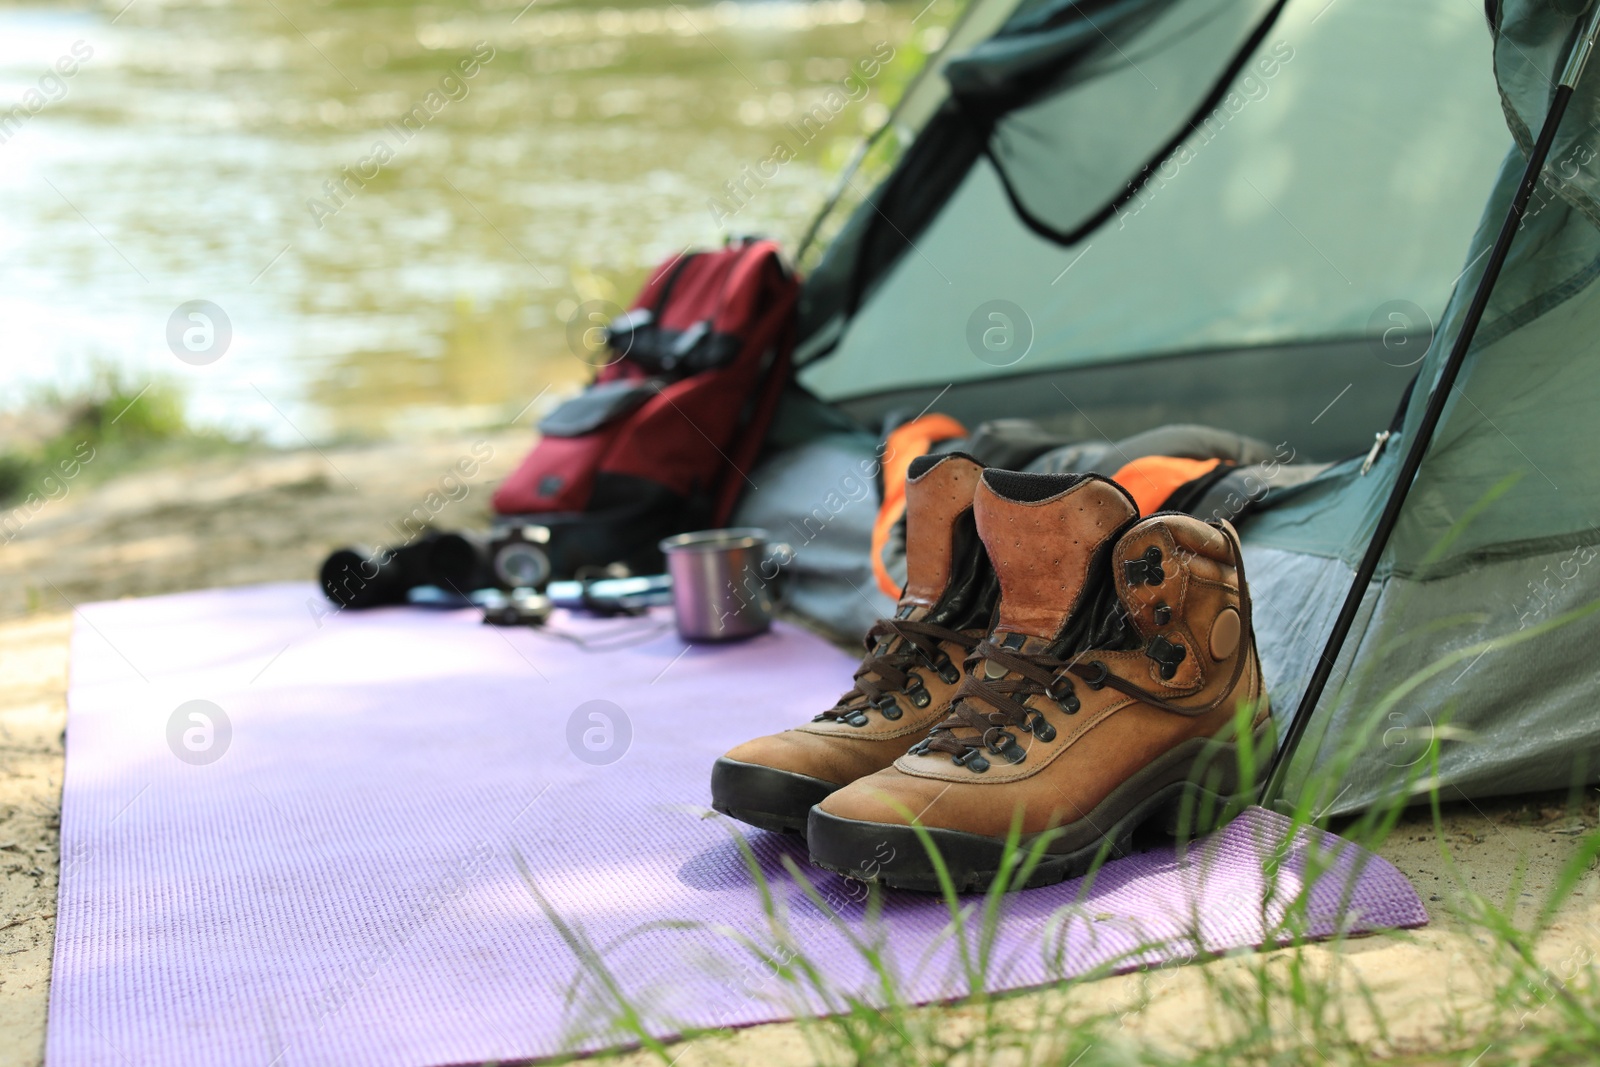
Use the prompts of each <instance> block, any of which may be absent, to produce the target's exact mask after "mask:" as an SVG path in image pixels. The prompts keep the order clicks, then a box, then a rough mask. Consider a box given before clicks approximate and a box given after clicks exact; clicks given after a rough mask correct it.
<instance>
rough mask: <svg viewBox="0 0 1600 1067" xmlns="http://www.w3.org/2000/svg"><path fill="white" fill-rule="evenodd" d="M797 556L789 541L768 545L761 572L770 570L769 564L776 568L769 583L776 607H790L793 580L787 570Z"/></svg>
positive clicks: (762, 559) (762, 560)
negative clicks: (790, 589)
mask: <svg viewBox="0 0 1600 1067" xmlns="http://www.w3.org/2000/svg"><path fill="white" fill-rule="evenodd" d="M795 555H796V553H795V550H794V546H793V545H791V544H789V543H788V542H787V541H777V542H774V543H773V544H770V545H768V546H767V551H766V554H765V555H763V556H762V557H761V571H762V573H763V574H765V573H766V572H767V570H768V569H769V568H768V564H770V565H771V567H772V568H774V570H773V575H772V577H771V579H769V580H768V582H767V585H768V587H769V588H771V590H772V603H773V606H774V607H788V606H789V583H790V582H791V581H792V579H791V578H790V577H789V573H788V571H787V570H785V568H786V567H788V566H789V564H791V563H793V562H794V558H795Z"/></svg>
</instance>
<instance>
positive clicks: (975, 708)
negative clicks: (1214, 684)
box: [911, 528, 1252, 773]
mask: <svg viewBox="0 0 1600 1067" xmlns="http://www.w3.org/2000/svg"><path fill="white" fill-rule="evenodd" d="M1221 532H1222V533H1223V535H1224V536H1225V537H1226V538H1227V540H1228V543H1229V547H1230V548H1231V549H1232V553H1233V560H1234V565H1235V573H1236V574H1237V575H1238V582H1239V615H1240V625H1241V627H1242V629H1243V631H1244V633H1246V634H1250V633H1251V632H1252V630H1251V628H1250V627H1251V619H1250V587H1249V586H1248V585H1246V584H1245V577H1244V551H1243V549H1242V548H1241V547H1240V545H1239V540H1238V537H1237V535H1236V534H1234V533H1233V532H1232V530H1230V529H1227V528H1222V530H1221ZM1086 599H1087V600H1088V603H1087V604H1086V605H1085V608H1086V610H1082V611H1080V612H1079V613H1078V618H1077V619H1073V620H1068V623H1067V626H1066V627H1065V628H1064V631H1063V634H1062V637H1061V638H1060V639H1058V640H1057V641H1056V642H1055V643H1054V644H1052V645H1051V646H1050V647H1049V648H1046V649H1044V650H1042V651H1040V652H1022V651H1021V650H1019V649H1015V648H1009V647H1007V646H1006V645H1004V644H1000V643H996V642H995V641H994V640H992V638H985V639H984V640H982V641H979V642H977V643H976V644H975V645H974V646H973V647H972V650H971V652H970V653H969V654H968V656H967V662H966V667H967V671H966V678H965V680H964V681H962V683H961V688H959V689H957V690H956V692H955V696H954V698H953V699H952V701H951V704H950V714H949V716H948V717H947V718H945V719H944V720H942V721H940V722H939V723H937V724H935V725H934V727H933V730H932V732H931V733H929V735H928V736H927V737H925V738H923V739H922V740H921V741H919V742H917V743H916V744H915V745H913V746H912V747H911V752H912V753H914V754H916V755H928V754H930V753H932V752H944V753H947V754H948V755H949V756H950V757H951V760H952V762H954V763H956V764H959V765H961V766H963V767H966V768H967V769H969V770H971V771H974V772H977V773H982V772H983V771H986V770H988V769H989V760H988V757H989V756H999V757H1001V758H1003V759H1005V760H1008V761H1009V762H1011V763H1021V762H1022V761H1023V760H1024V759H1026V758H1027V752H1026V750H1025V749H1023V747H1022V746H1021V745H1020V744H1018V743H1017V737H1016V735H1015V734H1014V733H1012V732H1011V731H1012V730H1013V729H1015V730H1020V731H1024V732H1028V733H1032V734H1033V736H1034V737H1036V738H1038V739H1039V740H1040V741H1053V740H1054V739H1055V736H1056V729H1055V727H1054V726H1052V725H1051V724H1050V722H1049V721H1048V720H1047V719H1046V718H1045V716H1044V714H1043V713H1042V712H1040V711H1039V710H1037V709H1036V708H1030V707H1028V706H1027V701H1029V700H1030V699H1032V698H1033V697H1035V696H1038V695H1040V694H1041V693H1042V694H1044V695H1045V696H1047V697H1049V698H1050V699H1051V700H1052V701H1054V702H1055V704H1056V706H1057V707H1058V708H1060V709H1061V710H1062V711H1063V712H1065V713H1066V714H1068V715H1075V714H1077V712H1078V709H1079V706H1080V705H1079V701H1078V697H1077V693H1076V691H1075V688H1074V680H1075V679H1076V680H1077V681H1081V682H1083V683H1084V684H1085V685H1087V686H1088V687H1089V688H1090V689H1100V688H1101V687H1103V686H1107V685H1109V686H1110V687H1111V688H1113V689H1115V690H1117V691H1119V692H1121V693H1124V694H1126V695H1128V696H1131V697H1133V698H1135V699H1137V700H1140V701H1143V702H1144V703H1146V704H1150V705H1152V706H1154V707H1158V708H1162V709H1164V710H1166V711H1170V712H1174V713H1177V714H1179V715H1185V716H1191V715H1198V714H1204V713H1205V712H1208V711H1211V710H1213V709H1215V708H1217V707H1219V706H1220V705H1221V704H1222V702H1223V701H1224V700H1226V699H1227V697H1228V695H1229V694H1230V693H1231V692H1233V690H1234V688H1235V687H1236V686H1237V685H1238V684H1239V679H1240V678H1241V677H1242V676H1243V672H1244V665H1245V660H1246V658H1247V657H1246V656H1244V655H1242V654H1240V655H1236V656H1235V658H1234V666H1233V673H1232V677H1231V679H1230V680H1229V681H1228V684H1227V685H1225V686H1223V687H1222V689H1221V691H1220V692H1218V694H1217V695H1216V696H1215V697H1214V698H1212V700H1211V701H1210V702H1208V703H1207V704H1205V705H1202V706H1199V707H1185V706H1181V705H1178V704H1174V703H1172V702H1171V701H1168V700H1166V699H1164V698H1162V697H1160V696H1158V695H1157V694H1155V693H1151V692H1149V691H1148V690H1146V689H1143V688H1141V687H1139V686H1137V685H1134V684H1133V683H1132V682H1129V681H1127V680H1126V679H1123V678H1119V677H1118V676H1116V675H1114V674H1112V673H1111V670H1110V668H1109V667H1107V666H1106V665H1105V663H1104V662H1102V661H1100V660H1097V659H1093V658H1089V657H1090V656H1091V653H1092V652H1094V651H1096V650H1102V651H1105V650H1118V649H1124V648H1127V647H1131V646H1132V645H1134V644H1136V643H1137V639H1138V634H1137V631H1136V630H1135V629H1134V627H1133V624H1132V622H1131V620H1129V619H1128V616H1127V614H1126V612H1125V611H1124V610H1123V608H1122V604H1121V601H1120V600H1118V599H1117V598H1116V594H1115V589H1114V588H1113V587H1112V585H1111V584H1110V583H1105V584H1102V585H1101V586H1100V587H1099V588H1098V589H1096V590H1095V591H1094V592H1093V593H1092V594H1091V595H1090V596H1088V597H1087V598H1086ZM1158 640H1159V639H1158ZM1072 650H1077V651H1076V652H1074V651H1072ZM1147 654H1149V653H1147ZM1152 658H1155V659H1157V660H1158V662H1159V661H1160V657H1159V656H1152ZM984 660H988V661H992V662H994V663H996V664H998V665H999V666H1000V667H1003V668H1005V674H1004V676H1003V677H1001V678H990V677H988V671H987V670H986V669H984V668H982V667H980V666H979V663H980V662H981V661H984ZM1013 675H1014V676H1015V677H1012V676H1013Z"/></svg>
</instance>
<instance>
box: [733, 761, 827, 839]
mask: <svg viewBox="0 0 1600 1067" xmlns="http://www.w3.org/2000/svg"><path fill="white" fill-rule="evenodd" d="M839 788H840V786H838V785H836V784H834V783H833V782H824V781H823V780H822V779H821V778H812V777H809V776H808V775H804V774H796V773H795V772H794V771H782V770H778V769H777V768H776V767H763V766H762V765H761V764H759V763H740V762H739V761H738V760H731V759H728V758H727V757H725V756H724V757H722V758H721V759H718V760H717V762H716V763H715V764H713V765H712V767H711V806H712V808H714V809H715V810H717V811H720V812H722V814H724V815H728V816H731V817H733V818H735V819H738V820H739V821H740V822H743V823H749V824H750V825H751V826H754V827H756V828H757V829H759V830H771V831H773V832H774V833H780V834H793V835H795V836H796V837H804V836H805V835H806V818H807V816H808V815H809V813H810V811H811V808H812V806H813V805H816V804H820V803H822V801H823V800H825V799H826V798H827V796H828V794H830V793H832V792H834V791H835V790H837V789H839Z"/></svg>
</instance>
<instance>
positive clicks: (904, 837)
mask: <svg viewBox="0 0 1600 1067" xmlns="http://www.w3.org/2000/svg"><path fill="white" fill-rule="evenodd" d="M974 513H975V516H976V521H977V526H978V532H979V534H980V535H981V536H982V538H983V542H984V544H985V545H986V546H987V547H988V550H989V558H990V559H991V560H992V561H993V564H994V567H995V569H996V571H998V573H999V577H1000V589H1001V592H1000V609H999V615H998V619H997V621H996V623H995V626H994V630H993V632H992V633H991V634H990V635H989V636H988V638H987V639H986V640H985V641H984V642H983V643H981V644H980V645H978V647H977V648H976V649H974V651H973V653H972V656H971V657H970V658H969V669H968V671H967V677H966V680H965V681H964V682H963V683H962V685H961V688H960V689H959V690H958V692H957V694H956V699H955V700H954V701H953V702H952V704H951V708H950V714H949V716H947V717H946V718H945V719H943V720H942V721H940V722H939V723H938V724H937V726H936V727H935V729H934V730H933V731H932V732H931V733H930V734H929V736H928V737H927V738H926V739H925V740H924V741H922V742H920V743H919V744H917V745H916V746H915V747H913V748H912V749H911V750H910V752H908V753H907V754H906V755H905V756H903V757H901V758H900V759H898V760H896V761H895V764H894V766H892V767H890V768H888V769H886V770H883V771H880V772H878V773H877V774H874V775H871V776H870V777H867V778H863V779H861V780H859V781H857V782H855V783H853V784H852V785H850V786H848V787H847V788H845V789H841V790H838V791H837V792H834V793H832V794H830V795H829V796H828V797H827V798H826V799H825V800H823V801H821V802H820V803H819V805H818V806H817V807H816V808H815V809H814V810H813V811H812V813H811V819H810V824H809V828H808V833H807V838H808V842H809V845H810V848H811V859H812V862H814V863H816V864H818V865H819V866H822V867H825V868H827V869H829V870H833V871H837V872H839V873H841V874H846V875H850V876H852V877H856V878H861V879H864V880H869V881H883V882H885V883H887V884H889V885H892V886H896V887H900V888H905V889H919V890H928V891H936V890H938V889H939V881H938V878H937V875H936V873H935V867H934V865H933V863H932V861H931V860H930V858H929V856H928V852H927V849H926V848H925V847H924V846H923V844H922V843H921V842H920V841H919V839H918V838H917V836H916V834H915V833H914V832H913V830H912V829H911V826H910V823H911V822H912V820H916V821H918V822H920V823H921V824H922V826H924V827H926V828H927V832H928V834H929V836H930V837H931V839H932V840H933V842H934V844H935V845H936V846H937V848H938V850H939V852H940V855H941V856H942V858H943V860H944V863H945V865H946V867H947V868H948V870H949V874H950V877H951V879H952V880H953V882H954V884H955V887H956V889H957V891H960V892H965V891H968V890H974V889H983V888H987V887H988V886H989V884H990V883H991V882H992V881H993V880H994V877H995V875H996V873H997V872H998V871H999V869H1000V867H1001V857H1002V855H1003V852H1004V846H1005V841H1006V836H1007V833H1008V832H1009V831H1010V828H1011V826H1012V821H1013V819H1019V820H1020V823H1021V827H1020V829H1021V835H1022V836H1021V843H1022V846H1023V848H1024V849H1026V848H1027V847H1029V846H1030V845H1031V844H1032V843H1033V842H1034V841H1036V840H1037V838H1038V837H1039V835H1041V834H1046V835H1047V837H1046V843H1045V844H1044V846H1043V855H1042V859H1041V862H1040V863H1039V865H1038V867H1037V868H1036V869H1035V870H1034V872H1033V873H1032V875H1031V876H1030V877H1029V879H1028V883H1027V884H1028V885H1029V886H1034V885H1048V884H1051V883H1052V882H1058V881H1060V880H1061V879H1063V878H1068V877H1074V876H1076V875H1078V874H1081V873H1083V872H1084V871H1085V870H1087V869H1088V868H1089V867H1090V866H1091V865H1092V864H1093V863H1094V861H1095V858H1096V856H1097V855H1099V854H1100V853H1101V852H1102V850H1108V851H1110V852H1112V853H1118V852H1123V851H1125V850H1126V849H1127V847H1128V843H1129V838H1130V837H1131V836H1132V834H1133V831H1134V829H1135V828H1137V827H1138V826H1139V825H1140V824H1141V823H1143V822H1145V821H1146V820H1148V819H1151V818H1153V817H1154V816H1156V815H1158V814H1167V813H1170V812H1171V811H1173V810H1174V808H1175V806H1178V805H1184V806H1185V810H1190V811H1193V810H1196V805H1197V806H1198V809H1201V810H1203V809H1206V808H1207V807H1208V806H1209V807H1210V808H1211V809H1212V810H1216V811H1220V810H1221V809H1223V808H1225V807H1226V802H1227V800H1228V799H1229V798H1232V797H1234V796H1235V795H1237V794H1238V793H1240V792H1241V787H1242V788H1243V789H1250V788H1252V787H1253V786H1254V783H1253V782H1245V783H1241V782H1240V781H1239V774H1238V770H1237V762H1236V759H1237V753H1236V746H1235V744H1234V722H1235V712H1236V711H1238V710H1239V709H1241V708H1243V709H1244V711H1245V712H1246V713H1247V714H1248V715H1249V722H1250V729H1251V731H1252V733H1253V735H1254V736H1255V737H1256V740H1257V743H1258V744H1265V743H1267V742H1266V736H1265V734H1266V730H1267V728H1268V726H1269V722H1270V720H1269V716H1268V711H1267V700H1266V694H1265V692H1264V690H1263V686H1262V681H1261V668H1260V664H1259V663H1258V661H1257V659H1256V652H1255V641H1254V637H1253V635H1252V633H1251V629H1250V595H1249V591H1248V589H1247V588H1246V586H1245V582H1244V572H1243V568H1242V559H1241V557H1240V553H1239V542H1238V538H1237V536H1236V535H1235V534H1234V532H1233V529H1232V527H1229V526H1226V525H1223V526H1221V527H1215V526H1209V525H1207V524H1206V523H1204V522H1201V521H1200V520H1199V519H1194V518H1190V517H1188V516H1186V515H1177V514H1158V515H1154V516H1152V517H1150V518H1148V519H1145V520H1143V521H1138V510H1137V509H1136V508H1135V506H1134V504H1133V501H1132V498H1131V497H1129V496H1128V494H1127V493H1126V492H1125V491H1124V490H1123V489H1122V488H1121V487H1120V486H1118V485H1116V484H1115V483H1113V482H1110V481H1107V480H1106V479H1104V478H1099V477H1096V476H1093V475H1071V474H1068V475H1043V474H1017V473H1014V472H1010V471H996V470H989V471H985V472H984V475H983V479H982V482H981V484H980V486H979V488H978V493H977V496H976V498H975V501H974ZM886 853H887V854H888V855H889V857H890V858H889V859H885V858H884V856H885V854H886Z"/></svg>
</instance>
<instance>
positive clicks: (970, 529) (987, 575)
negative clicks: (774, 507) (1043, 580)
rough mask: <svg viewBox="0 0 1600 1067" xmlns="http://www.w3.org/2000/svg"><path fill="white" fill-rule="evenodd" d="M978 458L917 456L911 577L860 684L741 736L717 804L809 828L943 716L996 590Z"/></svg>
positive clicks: (909, 514)
mask: <svg viewBox="0 0 1600 1067" xmlns="http://www.w3.org/2000/svg"><path fill="white" fill-rule="evenodd" d="M982 473H983V466H982V465H981V464H979V463H978V462H977V461H976V460H974V459H972V458H971V457H969V456H965V455H962V454H960V453H950V454H948V455H942V456H922V457H919V458H917V459H915V460H913V461H912V464H911V469H910V476H909V478H908V480H907V482H906V586H905V590H904V591H903V592H902V594H901V596H900V603H899V607H898V610H897V611H896V612H895V615H894V618H892V619H880V620H879V621H878V622H877V623H876V624H875V625H874V626H873V627H872V629H871V630H869V631H868V632H867V638H866V644H867V655H866V657H865V658H864V659H863V660H862V661H861V666H860V667H859V668H857V670H856V673H855V686H854V687H853V688H852V689H851V690H850V691H849V692H848V693H845V694H844V696H842V697H840V698H839V702H838V703H837V704H835V705H834V706H833V707H831V708H829V709H828V710H827V711H825V712H823V713H822V714H821V715H818V716H817V717H816V718H815V719H813V720H812V721H811V722H809V723H807V724H806V725H804V726H801V727H798V728H796V729H793V730H785V731H784V732H783V733H781V734H773V735H771V736H769V737H760V738H757V739H756V740H754V741H749V742H746V743H745V744H742V745H740V746H739V747H738V748H735V749H734V750H733V751H731V752H729V753H728V754H727V755H726V756H723V757H722V758H721V759H719V760H717V762H716V765H715V766H714V767H713V768H712V770H711V806H712V807H713V808H715V809H716V810H718V811H720V812H722V813H723V814H725V815H731V816H733V817H734V818H735V819H740V820H742V821H744V822H747V823H749V824H750V825H752V826H758V827H760V828H761V829H763V830H778V831H781V832H784V833H793V834H804V833H805V830H806V816H807V814H808V813H809V812H810V810H811V806H812V805H813V804H815V803H816V802H817V801H819V800H821V799H822V798H823V797H825V796H827V795H828V794H829V793H831V792H833V791H834V790H835V789H838V788H839V787H841V786H843V785H846V784H848V783H850V782H853V781H855V780H856V779H857V778H860V777H862V776H863V775H868V774H871V773H873V772H874V771H880V770H882V769H883V768H885V767H887V766H889V765H890V764H891V763H893V762H894V761H895V759H896V758H898V757H900V756H903V755H905V752H906V749H908V748H910V747H911V746H912V745H913V744H914V743H916V742H917V741H920V740H922V739H923V738H924V737H926V736H927V734H928V730H929V728H930V727H931V726H933V724H934V723H936V722H938V721H939V720H941V719H943V718H944V717H945V716H946V715H947V714H948V709H949V703H950V698H951V696H952V695H953V694H954V693H955V690H956V687H957V686H958V685H959V684H960V682H961V663H962V662H963V661H964V660H965V658H966V656H967V654H968V653H969V652H970V651H971V650H972V648H973V646H975V645H976V644H977V643H978V642H979V641H980V640H982V639H983V636H984V634H985V633H987V632H988V629H989V624H990V621H991V616H992V615H993V613H994V603H995V598H996V596H997V595H998V592H999V587H998V585H997V583H996V581H995V575H994V571H993V569H992V568H991V567H990V566H989V561H988V557H987V556H986V555H985V554H984V550H983V543H982V541H980V540H979V539H978V533H977V529H976V527H975V524H974V521H973V516H972V496H973V493H974V492H975V491H976V489H977V487H978V477H979V475H981V474H982Z"/></svg>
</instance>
